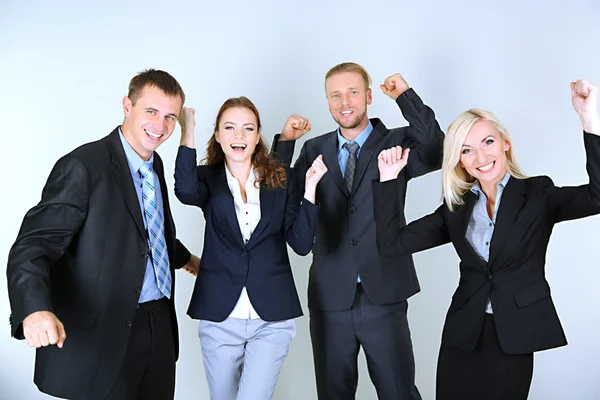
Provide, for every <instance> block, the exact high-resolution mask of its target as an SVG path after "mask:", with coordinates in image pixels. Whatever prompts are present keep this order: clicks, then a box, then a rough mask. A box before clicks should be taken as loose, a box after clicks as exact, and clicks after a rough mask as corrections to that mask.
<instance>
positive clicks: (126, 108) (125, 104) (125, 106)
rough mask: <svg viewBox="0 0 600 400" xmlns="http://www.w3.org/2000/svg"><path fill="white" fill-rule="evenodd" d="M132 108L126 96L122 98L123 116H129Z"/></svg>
mask: <svg viewBox="0 0 600 400" xmlns="http://www.w3.org/2000/svg"><path fill="white" fill-rule="evenodd" d="M132 107H133V103H132V102H131V99H130V98H129V97H128V96H125V97H123V114H124V115H125V116H126V117H128V116H129V114H131V108H132Z"/></svg>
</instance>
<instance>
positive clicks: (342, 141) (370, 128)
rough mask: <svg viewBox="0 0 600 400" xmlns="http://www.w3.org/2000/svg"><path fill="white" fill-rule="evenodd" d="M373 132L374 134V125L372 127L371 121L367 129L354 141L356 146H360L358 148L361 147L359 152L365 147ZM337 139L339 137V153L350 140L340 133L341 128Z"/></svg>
mask: <svg viewBox="0 0 600 400" xmlns="http://www.w3.org/2000/svg"><path fill="white" fill-rule="evenodd" d="M371 132H373V125H371V121H369V123H368V124H367V127H366V128H365V129H364V130H363V131H362V132H361V133H360V134H359V135H358V136H357V137H356V139H354V142H356V144H358V146H359V147H358V148H359V150H360V149H361V148H362V147H363V145H364V144H365V142H366V141H367V139H368V138H369V135H370V134H371ZM337 137H338V153H339V152H340V150H342V147H343V146H344V144H345V143H346V142H350V140H348V139H346V138H345V137H343V136H342V134H341V132H340V128H338V130H337Z"/></svg>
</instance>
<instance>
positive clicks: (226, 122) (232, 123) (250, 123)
mask: <svg viewBox="0 0 600 400" xmlns="http://www.w3.org/2000/svg"><path fill="white" fill-rule="evenodd" d="M225 124H231V125H236V126H237V124H236V123H235V122H231V121H225V122H223V125H225ZM246 125H252V126H256V124H255V123H253V122H246V123H245V124H242V126H246Z"/></svg>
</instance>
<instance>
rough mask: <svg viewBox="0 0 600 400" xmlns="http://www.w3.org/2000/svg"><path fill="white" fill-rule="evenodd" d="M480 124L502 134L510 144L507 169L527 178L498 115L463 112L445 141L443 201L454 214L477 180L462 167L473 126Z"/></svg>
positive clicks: (455, 120) (456, 119) (475, 110)
mask: <svg viewBox="0 0 600 400" xmlns="http://www.w3.org/2000/svg"><path fill="white" fill-rule="evenodd" d="M479 121H488V122H490V123H491V124H492V126H493V127H494V128H495V129H496V130H497V131H498V132H499V133H500V136H502V138H503V139H504V140H505V141H507V142H508V143H510V147H509V149H508V151H507V152H506V168H507V169H508V173H509V174H510V175H511V176H513V177H515V178H519V179H523V178H526V177H527V176H526V175H525V174H524V173H523V170H522V169H521V167H520V166H519V164H518V163H517V160H516V159H515V155H514V153H513V146H512V141H511V139H510V135H509V134H508V131H507V130H506V128H505V127H504V125H502V123H500V121H498V118H496V116H495V115H494V114H492V113H491V112H489V111H485V110H478V109H471V110H467V111H465V112H463V113H460V114H459V115H458V116H457V117H456V118H455V119H454V121H452V123H451V124H450V126H449V127H448V133H447V134H446V138H445V139H444V158H443V161H442V189H443V198H444V200H445V201H446V205H447V206H448V209H449V210H450V211H453V210H454V207H456V206H459V205H462V204H464V199H463V195H464V194H465V193H466V192H467V191H468V190H470V189H471V187H472V186H473V182H475V178H473V177H472V176H471V175H469V173H468V172H467V171H466V170H465V169H464V168H463V167H461V166H460V155H461V151H462V146H463V144H464V143H465V139H466V138H467V135H468V134H469V132H470V131H471V128H473V125H475V123H477V122H479Z"/></svg>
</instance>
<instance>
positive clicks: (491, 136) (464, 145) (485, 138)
mask: <svg viewBox="0 0 600 400" xmlns="http://www.w3.org/2000/svg"><path fill="white" fill-rule="evenodd" d="M489 138H492V139H496V138H495V137H494V135H488V136H486V137H484V138H483V140H482V141H481V143H483V142H485V141H486V140H488V139H489ZM462 147H471V146H469V145H468V144H463V145H462Z"/></svg>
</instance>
